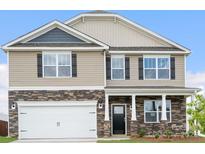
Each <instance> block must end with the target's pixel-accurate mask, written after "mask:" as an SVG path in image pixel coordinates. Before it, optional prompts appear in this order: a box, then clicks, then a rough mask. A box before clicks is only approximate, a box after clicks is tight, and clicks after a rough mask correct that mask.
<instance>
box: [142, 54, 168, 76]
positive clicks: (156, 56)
mask: <svg viewBox="0 0 205 154" xmlns="http://www.w3.org/2000/svg"><path fill="white" fill-rule="evenodd" d="M170 57H171V56H170V55H149V56H148V55H143V79H144V80H171V60H170ZM145 58H155V60H156V68H147V69H154V70H156V78H155V79H146V77H145V69H146V68H145ZM159 58H168V59H169V68H168V69H169V78H168V79H159V78H158V70H159V69H165V68H158V59H159ZM166 69H167V68H166Z"/></svg>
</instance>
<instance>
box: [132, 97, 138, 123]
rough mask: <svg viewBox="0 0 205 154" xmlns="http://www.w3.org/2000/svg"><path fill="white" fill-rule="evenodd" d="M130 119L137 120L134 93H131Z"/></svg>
mask: <svg viewBox="0 0 205 154" xmlns="http://www.w3.org/2000/svg"><path fill="white" fill-rule="evenodd" d="M131 120H137V117H136V100H135V95H132V118H131Z"/></svg>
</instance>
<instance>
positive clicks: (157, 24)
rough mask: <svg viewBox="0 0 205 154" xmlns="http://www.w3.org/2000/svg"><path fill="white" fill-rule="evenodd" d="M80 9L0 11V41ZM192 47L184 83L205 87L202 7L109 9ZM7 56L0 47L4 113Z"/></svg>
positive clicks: (204, 16) (0, 107)
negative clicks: (181, 8)
mask: <svg viewBox="0 0 205 154" xmlns="http://www.w3.org/2000/svg"><path fill="white" fill-rule="evenodd" d="M81 12H87V11H85V10H83V11H0V21H1V22H0V45H3V44H5V43H7V42H9V41H11V40H13V39H15V38H17V37H19V36H21V35H24V34H25V33H28V32H30V31H32V30H33V29H36V28H38V27H40V26H42V25H44V24H46V23H48V22H50V21H52V20H59V21H62V22H63V21H65V20H68V19H69V18H72V17H73V16H76V15H78V14H79V13H81ZM111 12H114V13H118V14H120V15H122V16H124V17H126V18H128V19H130V20H132V21H134V22H136V23H138V24H140V25H142V26H144V27H146V28H148V29H150V30H152V31H154V32H156V33H159V34H160V35H162V36H164V37H166V38H169V39H170V40H173V41H175V42H177V43H179V44H181V45H183V46H185V47H187V48H189V49H190V50H191V51H192V54H191V55H190V56H189V57H188V58H187V85H188V86H195V87H205V60H204V57H205V20H204V19H205V11H111ZM6 64H7V60H6V54H5V53H4V52H3V51H2V50H0V112H4V113H7V89H8V84H7V78H8V77H7V65H6Z"/></svg>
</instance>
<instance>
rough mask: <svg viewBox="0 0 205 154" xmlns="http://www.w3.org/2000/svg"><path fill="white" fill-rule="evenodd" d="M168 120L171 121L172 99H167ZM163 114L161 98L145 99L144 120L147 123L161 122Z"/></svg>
mask: <svg viewBox="0 0 205 154" xmlns="http://www.w3.org/2000/svg"><path fill="white" fill-rule="evenodd" d="M166 106H167V108H166V114H167V121H168V122H171V101H170V100H166ZM161 115H162V101H161V100H145V101H144V121H145V123H159V122H160V120H161Z"/></svg>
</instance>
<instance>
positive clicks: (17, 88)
mask: <svg viewBox="0 0 205 154" xmlns="http://www.w3.org/2000/svg"><path fill="white" fill-rule="evenodd" d="M9 90H10V91H12V90H52V91H55V90H104V86H33V87H31V86H24V87H20V86H16V87H15V86H10V87H9Z"/></svg>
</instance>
